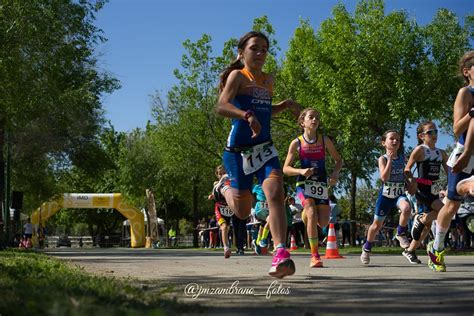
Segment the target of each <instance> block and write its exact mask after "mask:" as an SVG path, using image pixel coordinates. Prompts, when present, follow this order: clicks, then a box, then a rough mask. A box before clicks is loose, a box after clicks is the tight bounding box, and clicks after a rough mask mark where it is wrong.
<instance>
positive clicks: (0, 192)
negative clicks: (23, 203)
mask: <svg viewBox="0 0 474 316" xmlns="http://www.w3.org/2000/svg"><path fill="white" fill-rule="evenodd" d="M4 147H5V125H4V123H3V122H0V199H1V200H0V248H2V246H6V245H5V242H6V236H5V228H6V225H7V215H6V211H5V210H8V207H5V208H4V207H3V203H4V201H5V159H4V157H3V149H4Z"/></svg>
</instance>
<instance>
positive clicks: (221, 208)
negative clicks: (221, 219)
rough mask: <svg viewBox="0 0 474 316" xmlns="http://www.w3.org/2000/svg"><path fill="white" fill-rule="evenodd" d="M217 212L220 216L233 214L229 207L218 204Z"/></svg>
mask: <svg viewBox="0 0 474 316" xmlns="http://www.w3.org/2000/svg"><path fill="white" fill-rule="evenodd" d="M219 213H221V215H222V216H227V217H230V216H232V215H234V212H232V210H231V209H230V207H228V206H224V205H220V206H219Z"/></svg>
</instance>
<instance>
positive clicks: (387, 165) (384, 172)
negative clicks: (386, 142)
mask: <svg viewBox="0 0 474 316" xmlns="http://www.w3.org/2000/svg"><path fill="white" fill-rule="evenodd" d="M387 156H388V159H385V157H384V156H381V157H380V158H379V172H380V179H382V181H383V182H386V181H387V180H388V179H390V173H391V172H392V157H391V155H387Z"/></svg>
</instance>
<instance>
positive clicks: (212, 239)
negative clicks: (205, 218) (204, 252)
mask: <svg viewBox="0 0 474 316" xmlns="http://www.w3.org/2000/svg"><path fill="white" fill-rule="evenodd" d="M209 230H210V231H209V248H216V247H217V234H218V232H219V228H218V227H217V221H216V217H215V216H212V217H211V219H210V220H209Z"/></svg>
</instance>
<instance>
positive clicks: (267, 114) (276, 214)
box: [216, 32, 300, 278]
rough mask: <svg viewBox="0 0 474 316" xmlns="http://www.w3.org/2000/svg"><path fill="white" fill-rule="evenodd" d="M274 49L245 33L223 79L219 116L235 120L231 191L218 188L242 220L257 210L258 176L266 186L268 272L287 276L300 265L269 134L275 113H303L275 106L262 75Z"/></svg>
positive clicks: (228, 155) (229, 150) (288, 104)
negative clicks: (290, 247) (289, 239)
mask: <svg viewBox="0 0 474 316" xmlns="http://www.w3.org/2000/svg"><path fill="white" fill-rule="evenodd" d="M268 49H269V41H268V38H267V37H266V36H265V35H264V34H263V33H260V32H249V33H247V34H245V35H244V36H243V37H242V38H241V39H240V40H239V43H238V46H237V50H238V57H237V59H236V60H235V61H234V62H233V63H232V64H231V65H230V66H229V67H227V69H226V70H225V71H224V72H223V73H222V75H221V82H220V96H219V101H218V103H217V106H216V111H217V113H218V114H219V115H222V116H224V117H228V118H231V119H232V129H231V131H230V134H229V137H228V139H227V146H226V148H225V151H224V156H223V160H224V166H225V168H226V170H227V172H228V173H229V178H230V181H223V183H224V184H225V183H227V182H230V187H231V188H230V189H224V188H222V189H219V190H220V191H221V193H222V194H223V195H224V196H225V197H226V200H227V202H229V203H230V204H229V206H230V207H231V209H232V210H233V211H234V213H235V214H236V215H237V216H238V217H239V218H241V219H245V218H247V217H248V216H249V214H250V210H251V207H252V193H251V189H252V185H253V179H254V176H255V177H257V179H258V182H259V183H261V184H262V187H263V191H264V192H265V196H266V197H267V201H268V207H269V210H270V215H269V219H268V221H269V223H270V227H271V229H272V238H273V241H274V244H275V247H276V251H275V253H274V256H273V260H272V266H271V268H270V270H269V274H270V275H271V276H274V277H278V278H282V277H284V276H287V275H292V274H293V273H295V265H294V263H293V261H292V260H291V259H290V253H289V252H288V251H287V250H286V248H285V237H286V228H287V227H286V220H285V205H284V190H283V175H282V172H281V167H280V163H279V160H278V153H277V151H276V149H275V147H274V146H273V143H272V138H271V135H270V130H271V128H270V122H271V118H272V116H273V115H275V114H277V113H279V112H281V111H283V110H285V109H287V108H290V109H292V110H293V111H294V113H298V112H299V108H300V107H299V105H298V104H297V103H296V102H293V101H290V100H285V101H282V102H280V103H278V104H275V105H272V96H273V78H272V76H270V75H268V74H266V73H264V72H263V70H262V68H263V66H264V64H265V59H266V57H267V53H268Z"/></svg>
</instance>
